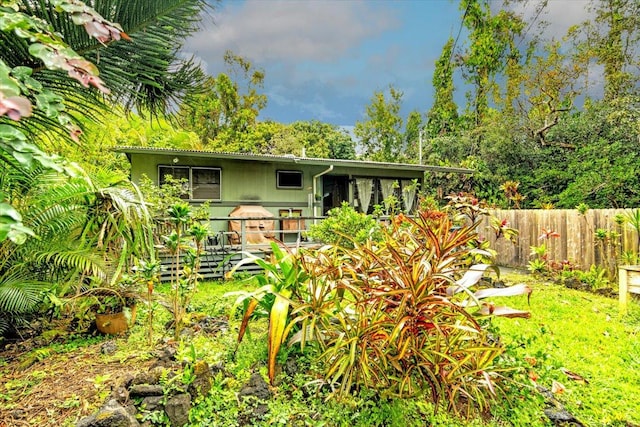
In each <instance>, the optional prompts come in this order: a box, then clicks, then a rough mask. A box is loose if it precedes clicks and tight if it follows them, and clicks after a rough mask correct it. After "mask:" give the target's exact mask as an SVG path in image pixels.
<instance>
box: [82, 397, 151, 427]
mask: <svg viewBox="0 0 640 427" xmlns="http://www.w3.org/2000/svg"><path fill="white" fill-rule="evenodd" d="M139 426H140V423H138V421H137V420H136V419H135V417H134V416H132V415H131V414H129V413H128V412H127V410H126V409H125V408H124V407H123V406H122V405H120V404H119V403H118V402H117V401H116V400H115V399H111V400H109V401H107V403H106V404H105V405H104V406H103V407H102V408H100V410H99V411H98V412H97V413H96V414H93V415H90V416H88V417H85V418H83V419H81V420H80V421H78V423H77V424H76V427H139Z"/></svg>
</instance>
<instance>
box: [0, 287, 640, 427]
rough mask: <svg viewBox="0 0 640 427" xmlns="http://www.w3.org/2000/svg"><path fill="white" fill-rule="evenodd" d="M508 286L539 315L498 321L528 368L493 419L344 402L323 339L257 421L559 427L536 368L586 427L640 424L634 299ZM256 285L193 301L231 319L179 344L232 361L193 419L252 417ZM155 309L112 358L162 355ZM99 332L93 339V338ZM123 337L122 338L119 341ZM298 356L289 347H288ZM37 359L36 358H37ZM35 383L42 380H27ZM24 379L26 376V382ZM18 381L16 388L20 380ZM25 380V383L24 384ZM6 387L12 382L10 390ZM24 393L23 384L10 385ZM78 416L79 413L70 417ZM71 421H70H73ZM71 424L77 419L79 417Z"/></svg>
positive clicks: (211, 359)
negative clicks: (243, 297) (321, 361)
mask: <svg viewBox="0 0 640 427" xmlns="http://www.w3.org/2000/svg"><path fill="white" fill-rule="evenodd" d="M505 280H506V282H507V283H508V284H516V283H520V282H528V283H529V284H530V285H531V286H532V287H533V288H534V292H533V294H532V296H531V299H530V305H529V304H528V303H527V299H526V297H524V296H519V297H512V298H508V299H505V300H504V301H500V300H498V299H496V300H495V301H494V302H495V303H496V304H501V303H504V304H506V305H509V306H511V307H514V308H519V309H525V310H529V311H530V312H531V318H530V319H500V318H496V319H492V320H490V322H491V328H492V330H494V331H495V332H496V334H497V337H499V338H500V339H501V340H502V342H503V343H504V345H505V346H506V348H507V350H506V352H505V354H504V355H503V357H501V359H500V360H499V363H501V364H502V365H501V367H505V368H513V367H518V368H520V369H519V370H516V371H508V372H507V373H505V374H504V376H505V377H506V378H508V380H506V381H500V382H499V384H500V386H501V388H502V389H503V390H504V391H506V392H507V397H506V399H504V400H501V401H499V402H497V403H496V404H495V405H494V406H493V408H492V410H491V414H488V415H487V417H485V418H484V419H482V420H480V419H475V420H460V419H456V418H455V417H452V416H450V415H448V414H446V413H444V412H442V411H440V412H438V413H436V414H434V410H433V407H432V405H431V404H430V403H429V402H428V399H425V398H413V399H402V400H400V399H393V398H384V397H379V396H376V395H374V394H373V393H372V392H368V391H361V392H360V393H357V394H355V395H350V396H348V397H346V398H344V399H343V400H341V401H336V400H335V399H333V398H330V397H329V393H328V392H329V389H328V387H327V386H325V387H320V386H318V382H317V381H314V380H318V379H319V378H320V375H319V373H320V371H321V370H320V367H319V366H317V362H316V359H315V356H317V355H316V354H314V348H313V346H308V347H307V349H305V353H304V354H301V353H300V351H299V349H298V348H296V347H294V348H286V347H285V348H283V349H282V350H281V354H280V358H279V362H280V364H283V363H284V361H285V360H287V357H288V358H289V359H290V360H295V361H296V362H297V364H298V366H299V367H300V368H301V369H300V370H299V371H298V372H297V373H295V374H286V372H283V373H281V374H280V375H279V376H278V384H277V386H276V387H274V388H273V390H272V392H273V398H272V399H271V400H270V401H269V402H268V406H269V411H268V414H267V416H266V418H265V419H264V420H262V421H256V422H254V424H253V425H256V426H267V425H291V426H326V427H334V426H335V427H338V426H340V427H341V426H362V427H364V426H388V427H394V426H399V427H412V426H416V427H417V426H425V425H432V426H441V427H505V426H516V427H519V426H550V425H551V423H550V422H549V420H548V419H547V418H546V416H545V415H544V414H543V409H544V408H545V403H544V399H543V398H542V396H541V395H540V394H539V393H538V392H537V391H535V385H536V383H533V382H532V381H531V380H530V378H529V375H535V376H537V377H538V378H537V385H540V386H543V387H545V388H547V389H551V388H552V386H553V383H554V381H555V382H557V383H560V384H562V385H563V386H564V387H565V391H564V392H563V393H560V394H556V395H555V397H556V399H557V400H558V401H559V402H560V403H561V404H562V405H564V406H565V407H566V409H567V410H568V411H569V412H570V413H572V414H573V415H574V416H575V417H576V418H577V419H578V420H580V421H581V422H582V423H583V424H584V425H585V426H598V427H599V426H612V427H623V426H624V427H629V426H637V425H640V399H639V398H638V396H640V340H639V339H638V338H639V337H638V335H639V333H640V305H639V304H638V302H637V301H632V302H631V303H630V306H629V310H628V314H626V315H621V314H620V312H619V309H618V301H617V300H616V299H611V298H605V297H602V296H598V295H595V294H590V293H584V292H579V291H575V290H571V289H566V288H563V287H561V286H557V285H551V284H546V283H540V282H537V281H535V280H534V279H533V278H532V277H531V276H520V275H509V276H507V277H506V278H505ZM253 286H254V285H253V284H251V283H250V282H224V283H218V282H209V283H202V284H200V285H199V288H198V292H197V294H196V295H195V296H194V298H193V300H192V303H191V310H192V315H193V316H195V317H197V316H202V315H208V316H214V317H217V316H230V328H229V330H228V331H227V332H225V333H221V334H218V335H216V336H214V337H211V336H208V335H205V334H199V333H196V334H194V335H193V336H191V337H190V338H186V339H184V340H183V341H182V342H181V343H180V344H179V347H178V358H179V359H180V360H185V361H188V360H191V359H192V358H193V352H194V351H195V354H196V357H197V358H198V359H203V360H205V361H206V362H208V363H209V364H210V365H218V366H224V371H223V373H219V374H218V375H217V376H216V377H215V379H214V383H213V389H212V391H211V393H210V394H209V396H208V397H206V398H204V399H202V400H200V401H199V402H196V404H195V406H194V407H193V409H192V411H191V421H192V422H191V424H190V425H192V426H208V425H212V426H236V425H239V423H238V419H239V418H240V419H241V418H243V417H245V418H246V417H250V414H251V411H252V406H251V404H249V403H246V402H242V401H241V400H239V399H238V398H237V393H238V391H239V390H240V389H241V387H242V386H243V384H245V383H246V381H247V380H248V378H249V376H250V375H251V373H252V372H260V373H261V374H262V375H263V376H264V377H266V359H267V345H266V330H267V328H266V326H267V325H266V320H264V319H261V320H258V321H253V322H250V327H249V332H250V333H249V334H248V335H247V336H245V339H244V341H243V342H242V343H241V344H240V345H239V347H238V350H237V352H236V351H235V348H236V336H237V331H238V326H239V322H240V317H241V316H240V313H239V311H238V310H235V311H234V310H232V307H233V304H234V301H235V297H229V296H225V294H226V293H228V292H231V291H237V290H251V289H252V288H253ZM167 291H168V286H167V285H163V286H161V287H159V289H158V293H159V294H160V293H165V294H166V293H167ZM146 311H147V310H146V308H145V306H144V305H142V307H139V315H138V321H137V322H136V325H135V327H134V328H133V329H132V330H131V331H130V333H129V335H128V337H127V338H126V340H125V339H122V341H121V345H119V347H120V350H119V351H118V352H117V353H116V354H115V355H114V356H112V358H115V359H120V360H122V361H125V360H126V361H127V363H133V361H135V360H140V361H144V360H148V359H149V358H151V357H153V356H152V354H153V352H152V349H151V348H150V347H149V345H148V343H147V325H146V317H147V316H146ZM170 319H171V317H170V315H169V314H168V312H167V311H166V310H165V309H163V308H161V307H159V306H158V307H157V308H156V314H155V327H154V331H155V332H154V338H155V340H156V342H157V341H159V340H162V339H163V338H164V339H170V337H171V335H172V334H171V331H167V327H166V324H167V322H169V321H170ZM96 340H98V338H90V339H88V340H86V345H90V344H93V343H95V342H96ZM119 341H120V340H119ZM82 345H83V343H82V340H79V339H75V338H74V339H73V340H70V341H68V342H66V343H65V344H52V345H50V346H47V347H45V348H43V349H39V350H34V352H33V354H34V355H35V356H37V355H38V354H40V353H37V352H38V351H40V352H43V351H48V352H49V353H50V354H51V355H52V356H53V355H59V354H62V355H64V353H66V352H68V351H69V352H72V351H74V349H76V348H78V347H81V346H82ZM287 353H288V354H287ZM35 356H34V357H35ZM563 369H564V370H568V371H571V372H573V373H575V374H578V375H579V376H581V377H583V378H585V379H586V381H585V382H581V381H576V380H572V379H569V378H568V377H567V375H566V374H565V373H564V372H563ZM19 380H24V381H28V382H33V381H35V379H34V378H31V377H25V378H24V379H19ZM16 381H18V380H16ZM21 384H22V383H18V382H16V383H15V384H13V383H12V384H9V385H10V386H14V385H15V386H16V387H18V386H20V385H21ZM22 387H24V385H22ZM5 388H6V387H5ZM5 392H6V393H7V394H6V396H2V395H1V394H0V401H1V400H2V397H4V398H5V399H6V398H11V396H14V393H15V389H11V390H9V389H7V390H5ZM69 421H70V422H72V421H73V420H69ZM65 425H66V424H65ZM69 425H71V424H69Z"/></svg>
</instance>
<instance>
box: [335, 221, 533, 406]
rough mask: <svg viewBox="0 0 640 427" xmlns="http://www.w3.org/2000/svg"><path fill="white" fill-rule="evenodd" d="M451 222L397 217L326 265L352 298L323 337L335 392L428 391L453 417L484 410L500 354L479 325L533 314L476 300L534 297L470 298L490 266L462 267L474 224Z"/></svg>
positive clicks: (484, 293) (513, 290) (469, 254)
mask: <svg viewBox="0 0 640 427" xmlns="http://www.w3.org/2000/svg"><path fill="white" fill-rule="evenodd" d="M455 224H456V222H455V221H454V219H453V218H452V215H448V214H446V213H444V212H440V211H420V212H418V214H417V216H416V218H408V217H405V216H403V215H398V216H396V217H394V218H393V220H392V222H391V225H390V227H389V229H388V230H386V232H385V234H384V237H383V239H382V241H380V242H376V243H374V242H368V243H366V244H364V245H357V246H356V247H355V248H354V249H350V250H346V251H344V254H345V255H344V256H343V258H342V259H341V262H340V263H332V265H331V267H330V268H332V269H335V268H336V266H338V268H339V269H340V274H338V275H337V277H341V278H342V279H341V280H339V281H338V282H337V284H338V287H340V288H343V289H344V291H345V293H346V294H348V295H349V296H348V297H347V296H345V298H344V300H343V301H342V303H343V304H344V309H342V310H340V311H336V314H335V319H333V321H332V322H330V323H329V324H330V325H334V326H333V328H332V329H329V330H327V331H325V332H324V335H325V337H326V339H325V343H324V345H325V347H326V351H325V352H324V354H323V359H324V361H325V362H326V364H327V372H326V373H327V377H328V380H329V381H330V383H332V384H337V385H339V393H340V394H345V393H348V392H350V391H351V389H352V387H353V386H357V387H361V386H364V387H367V388H372V389H376V390H378V391H379V392H382V393H387V394H391V395H396V396H410V395H418V394H421V393H425V392H427V393H428V394H429V395H430V397H431V399H432V400H433V401H434V402H435V403H436V404H438V403H440V402H444V403H445V406H446V407H448V409H450V410H453V411H456V412H465V413H470V412H472V410H473V407H474V406H475V407H476V409H479V410H484V409H486V408H487V406H488V402H489V400H488V398H489V397H490V396H492V395H493V394H494V393H495V388H494V386H493V380H494V378H495V375H496V372H497V371H498V368H497V367H496V366H494V364H493V362H494V360H495V358H496V357H497V356H498V355H500V354H501V353H502V352H503V348H502V346H501V345H500V344H499V343H496V342H495V341H493V340H491V339H490V337H489V335H488V332H487V330H486V329H485V328H484V327H483V326H482V325H483V322H482V321H481V319H482V318H483V317H485V316H489V315H493V316H506V317H528V316H529V313H528V312H523V311H518V310H513V309H510V308H508V307H501V306H496V305H494V304H493V303H487V302H481V300H483V299H485V298H489V297H496V296H511V295H518V294H530V293H531V290H530V289H529V288H528V287H526V286H525V285H518V286H512V287H508V288H504V289H494V288H489V289H480V290H477V291H473V290H472V288H473V287H474V286H475V285H476V284H477V283H478V282H479V280H480V278H481V277H482V275H483V273H484V272H485V270H486V269H487V268H489V265H487V264H472V265H470V266H469V264H468V262H469V259H473V258H474V257H473V252H475V251H477V249H474V246H477V245H474V244H473V242H474V241H476V240H477V239H478V235H477V233H476V230H475V229H476V227H477V225H478V222H473V223H469V222H467V223H465V224H464V225H461V226H456V225H455ZM346 301H350V302H349V303H348V304H347V303H346ZM461 402H464V404H465V405H466V407H462V406H461V404H460V403H461Z"/></svg>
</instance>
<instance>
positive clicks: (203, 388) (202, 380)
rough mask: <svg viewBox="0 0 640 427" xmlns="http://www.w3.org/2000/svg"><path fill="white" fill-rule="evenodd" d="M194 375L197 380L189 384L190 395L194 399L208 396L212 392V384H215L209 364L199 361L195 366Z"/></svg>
mask: <svg viewBox="0 0 640 427" xmlns="http://www.w3.org/2000/svg"><path fill="white" fill-rule="evenodd" d="M193 374H194V375H195V379H194V380H193V382H192V383H191V384H189V390H188V391H189V393H190V394H191V396H192V397H193V398H194V399H197V398H198V397H201V396H206V395H208V394H209V392H210V391H211V384H212V382H213V376H212V375H211V369H209V364H208V363H207V362H205V361H204V360H199V361H198V362H196V364H195V365H193Z"/></svg>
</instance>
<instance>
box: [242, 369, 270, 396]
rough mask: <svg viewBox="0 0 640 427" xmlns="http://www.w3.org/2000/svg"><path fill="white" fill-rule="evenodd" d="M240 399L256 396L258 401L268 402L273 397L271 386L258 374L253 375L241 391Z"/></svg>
mask: <svg viewBox="0 0 640 427" xmlns="http://www.w3.org/2000/svg"><path fill="white" fill-rule="evenodd" d="M238 396H239V397H247V396H255V397H257V398H258V399H262V400H266V399H269V398H270V397H271V390H269V385H268V384H267V382H266V381H265V380H264V378H262V375H260V374H258V373H254V374H251V378H249V381H248V382H247V383H246V384H245V385H244V386H243V387H242V388H241V389H240V392H239V393H238Z"/></svg>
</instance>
